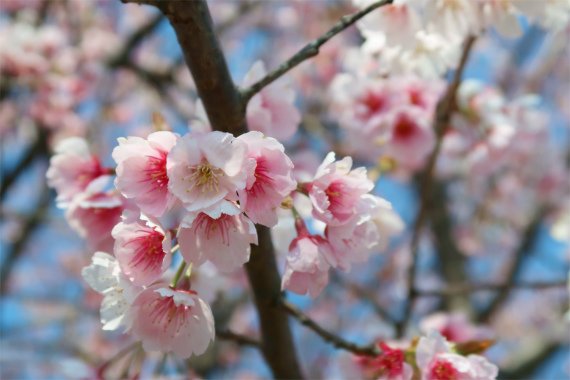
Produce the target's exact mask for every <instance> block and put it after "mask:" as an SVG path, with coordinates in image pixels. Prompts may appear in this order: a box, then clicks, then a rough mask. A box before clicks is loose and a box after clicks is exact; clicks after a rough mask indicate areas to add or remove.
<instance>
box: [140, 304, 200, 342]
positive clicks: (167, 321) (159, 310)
mask: <svg viewBox="0 0 570 380" xmlns="http://www.w3.org/2000/svg"><path fill="white" fill-rule="evenodd" d="M149 306H151V307H152V308H153V310H152V311H151V313H150V317H151V318H152V324H153V325H158V326H161V327H162V328H163V332H166V330H167V329H168V328H169V327H170V326H171V325H173V326H174V330H175V332H173V334H172V336H171V338H174V334H178V333H179V332H180V328H181V327H182V326H184V325H186V326H188V325H189V323H190V318H189V316H188V312H189V311H190V308H191V307H190V306H187V305H183V304H180V305H178V306H176V304H175V303H174V300H173V297H163V298H156V299H154V300H152V301H151V302H150V305H149Z"/></svg>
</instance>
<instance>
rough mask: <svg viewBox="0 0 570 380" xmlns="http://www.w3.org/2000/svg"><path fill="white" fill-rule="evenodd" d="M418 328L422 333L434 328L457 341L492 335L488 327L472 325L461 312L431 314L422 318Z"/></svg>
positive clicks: (485, 337)
mask: <svg viewBox="0 0 570 380" xmlns="http://www.w3.org/2000/svg"><path fill="white" fill-rule="evenodd" d="M420 328H421V330H422V331H423V332H424V333H428V332H429V331H430V330H431V329H436V330H437V331H439V333H440V334H441V335H442V336H444V337H445V338H446V339H447V340H448V341H451V342H457V343H462V342H468V341H470V340H481V339H490V338H492V337H493V335H494V334H493V332H492V330H491V329H490V328H488V327H483V326H475V325H473V324H472V323H471V322H470V321H469V319H468V318H467V316H466V315H465V314H464V313H461V312H454V313H451V314H447V313H435V314H431V315H429V316H426V317H425V318H423V319H422V321H421V322H420Z"/></svg>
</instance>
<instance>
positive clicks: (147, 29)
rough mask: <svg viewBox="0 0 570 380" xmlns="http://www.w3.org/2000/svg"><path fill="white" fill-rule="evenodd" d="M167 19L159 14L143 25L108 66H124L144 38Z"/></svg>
mask: <svg viewBox="0 0 570 380" xmlns="http://www.w3.org/2000/svg"><path fill="white" fill-rule="evenodd" d="M164 19H165V17H164V15H163V14H162V13H158V14H157V15H156V16H154V18H152V19H151V20H150V21H149V22H148V23H146V24H144V25H142V26H141V27H140V28H139V29H137V30H136V31H135V32H134V33H133V34H131V35H130V36H129V38H128V39H127V41H126V42H125V44H124V45H123V48H122V49H121V50H120V51H119V53H117V54H116V55H115V56H114V57H113V58H111V59H110V60H109V61H108V62H107V64H108V65H109V66H110V67H112V68H115V67H120V66H123V65H124V64H125V63H126V62H128V61H129V57H130V55H131V53H132V51H133V50H134V48H135V47H137V45H138V44H139V43H140V42H141V41H142V40H143V38H144V37H145V36H146V35H148V34H150V33H152V31H153V30H154V29H156V27H157V26H158V25H159V24H160V23H161V22H162V20H164Z"/></svg>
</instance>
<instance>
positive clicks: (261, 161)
mask: <svg viewBox="0 0 570 380" xmlns="http://www.w3.org/2000/svg"><path fill="white" fill-rule="evenodd" d="M238 140H241V141H243V142H245V143H246V144H247V146H248V149H249V153H248V158H249V159H250V160H254V161H255V168H254V169H253V170H251V169H250V171H251V173H249V174H248V179H247V187H246V188H245V189H244V190H241V191H238V194H239V201H240V207H241V208H242V209H243V210H244V211H245V213H246V214H247V216H248V217H249V219H251V221H252V222H254V223H260V224H263V225H265V226H267V227H273V226H275V225H276V224H277V221H278V218H277V212H276V211H277V208H278V207H279V205H280V204H281V202H282V201H283V198H285V197H286V196H287V195H289V193H291V191H293V190H295V189H296V188H297V182H296V181H295V180H294V179H293V177H292V169H293V163H292V162H291V160H290V159H289V157H287V156H286V155H285V153H284V151H285V149H284V148H283V145H281V144H280V143H279V142H278V141H277V140H275V139H272V138H269V137H265V136H264V135H263V134H262V133H261V132H248V133H246V134H244V135H241V136H239V137H238Z"/></svg>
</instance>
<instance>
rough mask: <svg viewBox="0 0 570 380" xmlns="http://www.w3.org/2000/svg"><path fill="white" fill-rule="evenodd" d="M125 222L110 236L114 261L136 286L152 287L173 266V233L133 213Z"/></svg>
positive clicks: (127, 213)
mask: <svg viewBox="0 0 570 380" xmlns="http://www.w3.org/2000/svg"><path fill="white" fill-rule="evenodd" d="M139 216H140V218H139ZM122 219H123V220H122V222H120V223H118V224H117V225H116V226H115V227H114V228H113V231H112V232H111V234H112V235H113V238H115V250H114V252H115V257H116V258H117V261H118V262H119V266H120V267H121V270H122V272H123V273H124V274H125V276H127V277H128V278H129V279H130V280H131V281H132V282H133V284H135V285H150V284H151V283H152V282H153V281H155V280H157V279H158V278H159V277H160V276H161V275H162V273H164V271H166V269H168V267H169V266H170V263H171V260H172V258H171V254H170V250H171V247H172V245H171V237H170V232H169V231H168V230H165V229H164V227H162V225H161V224H160V222H159V221H158V220H157V219H155V218H153V217H150V216H146V215H144V214H140V215H139V214H138V213H136V212H132V211H130V210H126V211H125V212H124V213H123V216H122Z"/></svg>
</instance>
